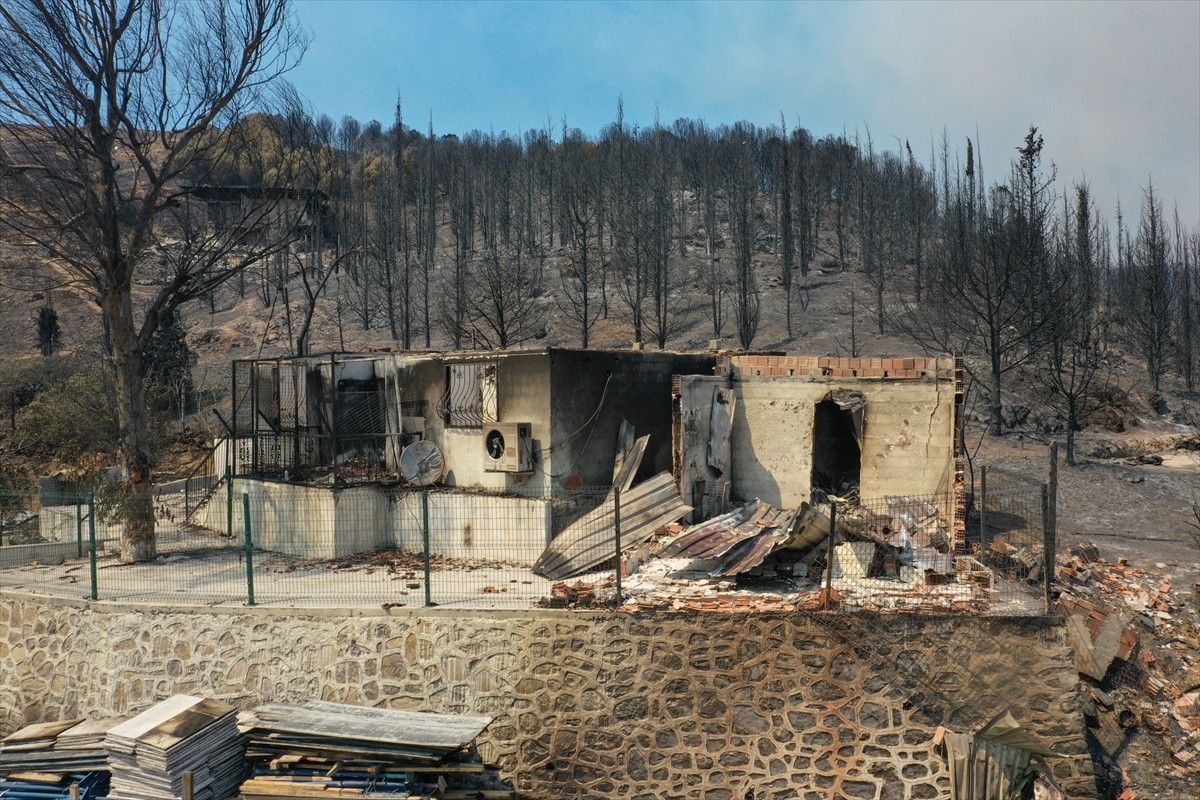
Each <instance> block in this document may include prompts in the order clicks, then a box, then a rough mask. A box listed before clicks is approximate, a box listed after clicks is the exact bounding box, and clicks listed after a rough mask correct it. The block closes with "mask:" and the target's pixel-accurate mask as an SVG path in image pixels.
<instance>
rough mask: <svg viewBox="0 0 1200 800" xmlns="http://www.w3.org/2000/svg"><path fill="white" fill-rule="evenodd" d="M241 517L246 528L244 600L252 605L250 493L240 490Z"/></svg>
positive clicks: (252, 545)
mask: <svg viewBox="0 0 1200 800" xmlns="http://www.w3.org/2000/svg"><path fill="white" fill-rule="evenodd" d="M242 517H243V522H244V523H245V528H246V602H247V605H251V606H252V605H254V535H253V532H252V531H251V530H250V495H249V494H248V493H246V492H242Z"/></svg>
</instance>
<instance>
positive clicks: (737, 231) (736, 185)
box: [722, 123, 760, 350]
mask: <svg viewBox="0 0 1200 800" xmlns="http://www.w3.org/2000/svg"><path fill="white" fill-rule="evenodd" d="M724 145H725V147H724V149H725V154H724V157H723V159H722V164H723V166H724V168H725V195H726V202H727V204H728V210H729V232H730V238H731V239H732V241H733V250H734V266H733V277H734V296H733V319H734V323H735V324H736V325H737V330H738V341H739V342H740V343H741V345H742V347H743V348H744V349H747V350H748V349H750V346H751V344H753V343H754V337H755V336H756V335H757V334H758V323H759V310H760V309H759V306H760V294H759V288H758V281H757V280H756V278H755V275H754V264H753V261H752V259H751V251H752V247H753V242H754V233H755V224H754V223H755V201H756V200H757V198H758V181H757V176H756V174H755V167H754V163H755V153H754V131H752V130H750V129H749V127H748V126H744V125H743V124H740V123H739V124H738V125H735V126H734V127H733V128H732V129H731V130H730V131H729V135H728V137H727V138H726V140H725V142H724Z"/></svg>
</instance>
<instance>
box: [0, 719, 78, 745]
mask: <svg viewBox="0 0 1200 800" xmlns="http://www.w3.org/2000/svg"><path fill="white" fill-rule="evenodd" d="M81 722H83V718H82V717H79V718H77V719H63V720H56V721H54V722H35V723H34V724H32V725H26V726H25V727H24V728H21V729H20V730H19V731H17V732H16V733H13V734H11V735H9V736H6V737H4V738H3V739H0V750H5V749H8V747H7V745H9V744H16V743H18V742H27V741H30V740H33V739H51V740H52V739H54V737H55V736H58V734H60V733H62V732H63V731H66V730H70V729H71V728H73V727H75V726H76V725H78V724H79V723H81Z"/></svg>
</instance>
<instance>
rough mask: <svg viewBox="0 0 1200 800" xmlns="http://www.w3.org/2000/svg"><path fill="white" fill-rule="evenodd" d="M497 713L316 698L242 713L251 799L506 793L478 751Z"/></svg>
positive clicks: (245, 793) (245, 789) (246, 788)
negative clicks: (473, 713)
mask: <svg viewBox="0 0 1200 800" xmlns="http://www.w3.org/2000/svg"><path fill="white" fill-rule="evenodd" d="M491 722H492V719H491V717H468V716H459V715H448V714H433V713H426V712H417V711H400V710H395V709H383V708H363V707H360V706H350V705H342V704H339V703H326V702H322V701H316V700H314V701H309V702H307V703H304V704H302V705H286V704H282V703H272V704H268V705H265V706H261V707H259V708H257V709H255V710H254V711H252V712H248V713H246V714H243V715H242V717H241V720H240V725H241V727H242V730H243V731H244V732H245V734H246V737H247V746H246V758H247V759H248V760H249V761H250V762H251V764H252V765H253V772H254V775H253V777H251V778H250V779H249V780H247V781H246V782H245V783H243V784H242V786H241V794H242V797H243V798H245V800H268V798H271V799H277V798H308V797H392V798H424V797H434V796H436V797H439V798H446V799H449V798H454V797H472V798H499V797H505V798H507V797H511V796H512V793H511V791H508V790H506V789H503V788H494V787H496V786H497V785H498V780H497V779H496V778H494V777H492V776H489V774H488V773H490V772H494V770H495V768H494V767H488V766H487V765H485V764H484V763H483V762H482V761H480V759H479V756H478V755H477V753H476V752H475V749H474V741H475V738H476V737H477V736H479V734H481V733H483V731H484V729H486V728H487V726H488V725H490V724H491Z"/></svg>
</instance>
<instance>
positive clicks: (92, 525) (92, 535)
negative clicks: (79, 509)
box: [88, 492, 100, 600]
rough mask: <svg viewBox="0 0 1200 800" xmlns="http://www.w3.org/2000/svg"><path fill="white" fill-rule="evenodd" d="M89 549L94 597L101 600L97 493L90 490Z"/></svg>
mask: <svg viewBox="0 0 1200 800" xmlns="http://www.w3.org/2000/svg"><path fill="white" fill-rule="evenodd" d="M88 549H89V552H90V553H91V562H92V599H93V600H99V599H100V592H99V589H98V588H97V586H96V493H95V492H88Z"/></svg>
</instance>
